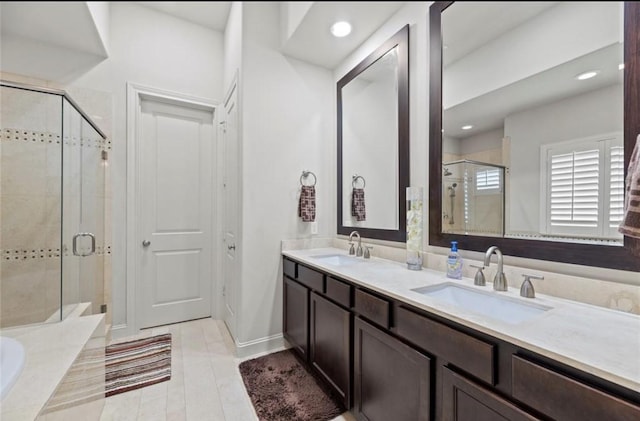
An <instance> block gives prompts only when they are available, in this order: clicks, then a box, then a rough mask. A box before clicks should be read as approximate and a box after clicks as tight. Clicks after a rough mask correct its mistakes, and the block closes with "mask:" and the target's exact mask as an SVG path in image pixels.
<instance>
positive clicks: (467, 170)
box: [442, 159, 505, 237]
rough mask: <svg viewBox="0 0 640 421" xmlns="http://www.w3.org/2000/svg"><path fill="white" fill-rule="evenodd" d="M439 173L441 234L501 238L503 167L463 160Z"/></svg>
mask: <svg viewBox="0 0 640 421" xmlns="http://www.w3.org/2000/svg"><path fill="white" fill-rule="evenodd" d="M442 171H443V176H442V232H444V233H447V234H481V235H486V236H492V235H493V236H498V237H501V236H503V235H504V225H505V224H504V197H505V189H504V185H505V180H504V177H505V167H503V166H501V165H495V164H489V163H486V162H478V161H471V160H466V159H465V160H460V161H454V162H449V163H445V164H443V165H442Z"/></svg>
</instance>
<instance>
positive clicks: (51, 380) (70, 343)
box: [0, 314, 104, 421]
mask: <svg viewBox="0 0 640 421" xmlns="http://www.w3.org/2000/svg"><path fill="white" fill-rule="evenodd" d="M96 329H102V331H104V314H96V315H92V316H83V317H68V318H67V319H65V320H63V321H61V322H57V323H47V324H41V325H31V326H26V327H16V328H11V329H3V330H2V331H0V334H1V335H2V336H5V337H10V338H14V339H16V340H18V341H19V342H20V343H21V344H22V345H23V346H24V349H25V364H24V367H23V369H22V373H20V376H19V377H18V380H17V381H16V383H15V384H14V385H13V387H12V388H11V390H10V391H9V393H8V394H7V396H5V397H4V398H3V399H2V402H0V419H2V420H3V421H4V420H6V421H9V420H34V419H36V417H37V416H38V414H39V413H40V411H41V409H42V408H43V407H44V406H45V404H46V403H47V401H48V400H49V398H50V397H51V395H53V392H54V391H55V389H56V387H57V386H58V384H59V383H60V381H61V380H62V378H63V377H64V376H65V374H66V373H67V370H69V368H70V367H71V365H72V364H73V362H74V361H75V359H76V358H77V357H78V355H79V354H80V352H81V351H82V349H83V348H84V346H85V345H86V343H87V341H88V340H89V338H91V336H92V335H93V333H94V332H95V331H96Z"/></svg>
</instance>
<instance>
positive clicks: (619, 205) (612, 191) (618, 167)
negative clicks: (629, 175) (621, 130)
mask: <svg viewBox="0 0 640 421" xmlns="http://www.w3.org/2000/svg"><path fill="white" fill-rule="evenodd" d="M609 151H610V161H609V163H610V179H609V228H613V229H614V230H616V231H617V229H618V226H619V225H620V222H622V216H623V207H624V149H623V147H622V146H612V147H611V148H610V149H609Z"/></svg>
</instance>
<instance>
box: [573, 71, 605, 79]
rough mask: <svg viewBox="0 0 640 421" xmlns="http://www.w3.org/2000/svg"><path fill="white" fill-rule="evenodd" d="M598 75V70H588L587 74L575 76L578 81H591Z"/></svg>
mask: <svg viewBox="0 0 640 421" xmlns="http://www.w3.org/2000/svg"><path fill="white" fill-rule="evenodd" d="M598 73H600V72H599V71H598V70H590V71H588V72H584V73H580V74H579V75H578V76H576V79H578V80H587V79H591V78H592V77H595V76H596V75H597V74H598Z"/></svg>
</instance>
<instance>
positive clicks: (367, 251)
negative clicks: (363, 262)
mask: <svg viewBox="0 0 640 421" xmlns="http://www.w3.org/2000/svg"><path fill="white" fill-rule="evenodd" d="M372 248H373V246H364V258H365V259H369V258H370V257H371V249H372Z"/></svg>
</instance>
